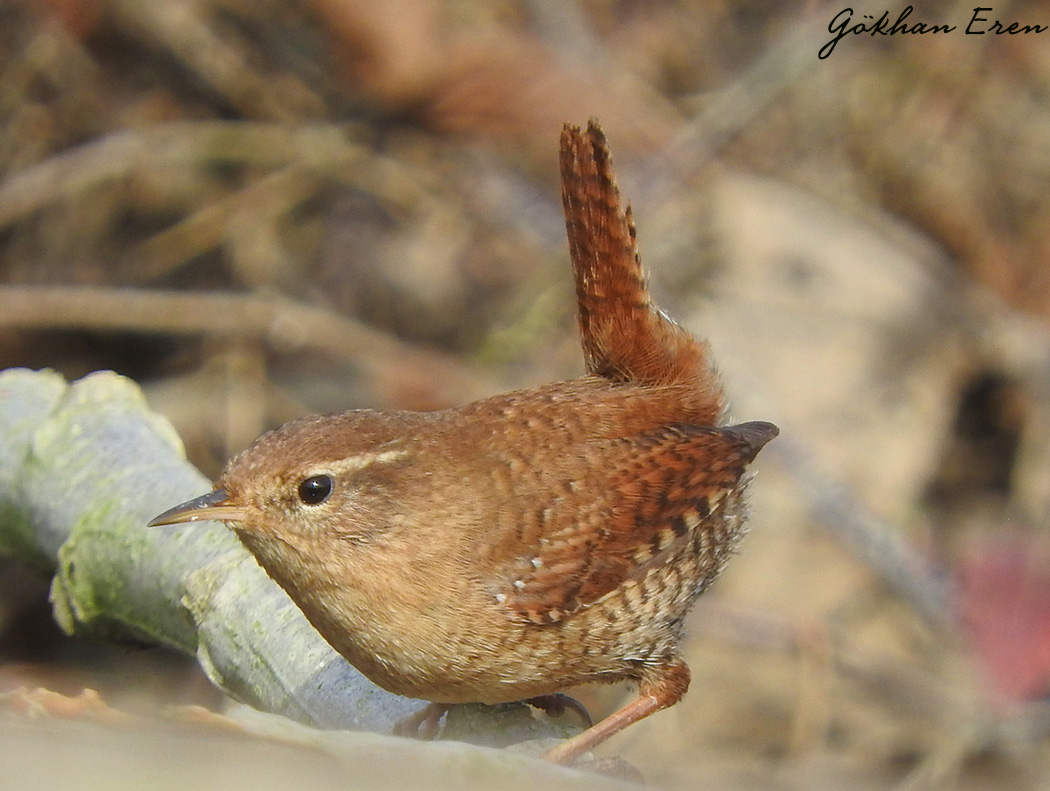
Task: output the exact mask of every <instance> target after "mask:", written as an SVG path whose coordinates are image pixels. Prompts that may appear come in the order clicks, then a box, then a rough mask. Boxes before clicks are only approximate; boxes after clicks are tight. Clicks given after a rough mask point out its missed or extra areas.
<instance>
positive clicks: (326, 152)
mask: <svg viewBox="0 0 1050 791" xmlns="http://www.w3.org/2000/svg"><path fill="white" fill-rule="evenodd" d="M350 129H351V128H350V127H347V126H339V125H335V124H312V125H305V126H295V127H292V126H288V125H286V124H269V123H251V122H243V121H238V122H228V121H202V122H179V123H172V124H164V125H160V126H156V127H152V128H150V129H145V130H129V131H123V132H116V133H113V134H111V135H108V136H106V137H103V138H101V139H99V140H95V141H92V142H91V143H86V144H84V145H82V146H79V147H77V148H73V149H70V150H68V151H63V152H62V153H60V154H56V155H55V156H53V157H50V158H49V159H46V160H44V161H43V162H40V163H38V164H36V165H33V166H31V167H28V168H26V169H25V170H21V171H19V172H17V173H15V174H13V175H11V176H9V177H8V178H7V179H5V180H4V181H3V182H2V183H0V229H2V228H5V227H7V226H9V225H12V224H14V223H15V222H18V221H19V220H21V219H24V218H25V217H28V216H29V215H31V214H33V213H34V212H37V211H40V210H41V209H43V208H45V207H47V206H49V205H50V204H52V203H56V202H59V201H64V200H69V199H71V198H75V197H77V196H78V195H80V194H81V193H83V192H86V191H87V190H90V189H93V188H95V187H97V186H99V185H102V184H105V183H106V182H109V181H113V180H116V179H121V178H127V177H128V176H131V175H133V174H134V173H136V172H150V171H151V170H154V169H156V168H157V167H178V166H189V167H204V166H207V165H210V164H214V163H229V164H241V165H257V166H261V167H274V168H276V167H282V166H285V165H290V164H297V165H299V166H301V167H304V168H309V169H312V170H314V171H316V172H319V173H323V174H325V175H326V176H328V177H330V178H334V179H337V180H346V181H349V182H351V183H354V184H355V185H357V186H359V187H361V188H362V189H365V190H366V191H369V192H372V193H374V194H377V195H379V196H381V197H382V198H383V199H384V200H389V201H391V202H393V203H395V204H397V205H400V206H413V205H416V204H419V203H423V204H426V203H427V202H428V200H429V198H428V196H427V194H426V192H425V190H423V189H422V188H421V187H420V185H419V183H418V181H417V180H416V179H415V178H414V175H413V174H410V173H409V171H407V170H406V169H405V168H403V167H400V166H399V165H398V164H397V163H396V162H394V161H393V160H390V159H386V158H383V157H381V156H378V155H377V154H375V153H374V152H373V151H371V150H369V149H368V148H366V147H365V146H363V145H360V144H358V143H355V142H354V141H353V140H351V139H349V137H348V133H349V131H350Z"/></svg>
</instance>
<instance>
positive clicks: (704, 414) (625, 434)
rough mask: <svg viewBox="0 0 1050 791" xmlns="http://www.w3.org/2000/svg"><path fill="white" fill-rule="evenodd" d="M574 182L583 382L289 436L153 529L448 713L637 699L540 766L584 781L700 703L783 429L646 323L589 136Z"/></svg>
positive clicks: (268, 443)
mask: <svg viewBox="0 0 1050 791" xmlns="http://www.w3.org/2000/svg"><path fill="white" fill-rule="evenodd" d="M561 181H562V200H563V205H564V210H565V223H566V227H567V230H568V236H569V250H570V254H571V258H572V265H573V270H574V272H575V279H576V295H577V302H578V307H579V328H580V335H581V340H582V344H583V352H584V358H585V362H586V368H587V374H586V375H584V376H581V377H580V378H578V379H573V380H571V381H566V382H558V383H555V384H547V385H542V386H540V387H535V388H532V389H528V390H518V391H515V392H510V393H505V394H503V395H497V396H493V397H491V398H485V399H482V400H480V401H475V402H474V403H471V404H467V405H466V406H460V407H455V408H452V409H446V410H444V411H438V412H403V411H376V410H364V409H362V410H351V411H349V412H344V413H342V414H335V415H326V416H320V417H309V418H305V419H302V420H296V421H293V422H291V423H288V424H287V425H285V426H282V427H281V428H278V429H276V430H274V431H271V432H269V433H267V434H264V435H263V436H262V437H260V438H259V439H258V440H256V442H255V443H254V444H253V445H252V446H251V447H250V448H248V449H247V450H245V451H244V452H242V453H241V454H240V455H238V456H237V457H236V458H234V459H233V460H232V461H231V462H230V463H229V465H228V466H227V468H226V470H225V471H224V472H223V474H222V476H221V477H220V478H219V480H218V481H217V482H216V488H215V490H214V491H212V492H210V493H208V494H205V495H203V496H202V497H198V498H197V499H195V500H191V501H189V502H187V503H184V504H182V505H179V506H176V507H175V508H172V509H171V510H169V511H166V512H165V513H163V514H161V515H160V516H158V517H157V518H156V519H154V520H153V521H152V522H150V524H151V525H163V524H174V523H178V522H192V521H196V520H204V519H218V520H222V521H225V522H226V523H228V525H229V526H230V527H231V528H232V529H233V530H234V531H235V532H236V534H237V535H238V536H239V537H240V540H241V541H242V542H243V543H244V545H245V546H246V547H247V548H248V550H249V551H250V552H251V553H252V554H253V555H254V556H255V557H256V558H257V559H258V561H259V563H260V564H261V565H262V567H263V568H264V569H265V570H266V571H267V572H268V573H269V575H270V576H271V577H273V579H274V580H276V581H277V583H278V584H280V585H281V587H283V588H284V589H285V590H286V591H287V592H288V595H289V596H290V597H291V598H292V599H293V600H294V601H295V603H296V604H297V605H298V606H299V607H300V608H301V609H302V611H303V613H305V615H306V617H307V618H308V619H309V620H310V622H311V623H312V624H313V625H314V627H316V629H317V630H318V631H319V632H320V633H321V635H322V636H323V637H324V638H325V639H326V640H327V641H328V642H329V643H330V644H331V645H332V646H333V647H334V648H335V649H336V651H338V652H339V653H340V654H342V655H343V656H344V657H346V659H347V660H349V662H350V663H351V664H353V665H354V666H355V667H356V668H357V669H358V670H360V671H361V672H362V673H364V675H365V676H367V677H368V678H369V679H371V680H372V681H373V682H375V683H376V684H378V685H379V686H381V687H383V688H385V689H387V690H389V691H391V692H394V693H397V694H400V695H405V696H409V697H413V698H419V699H422V700H426V701H431V702H432V704H436V705H437V706H438V707H439V708H441V707H447V705H449V704H454V703H467V702H472V703H504V702H509V701H517V700H526V699H537V700H539V701H544V700H547V701H549V700H551V699H552V698H553V697H554V696H555V694H556V693H558V691H559V690H562V689H565V688H567V687H570V686H574V685H578V684H581V683H584V682H591V681H632V682H635V683H636V684H637V685H638V697H637V698H636V699H634V700H633V701H632V702H631V703H629V704H627V705H626V706H624V707H623V708H621V709H620V710H619V711H617V712H615V713H614V714H612V715H611V716H609V717H607V718H606V719H604V720H602V721H601V722H599V723H598V724H596V725H594V726H592V727H589V728H588V729H586V730H584V731H583V732H582V733H580V734H578V735H577V736H574V737H573V738H571V739H568V740H567V741H564V742H562V743H560V744H559V745H557V746H556V747H554V748H553V749H551V750H549V751H548V752H547V753H546V755H545V757H547V758H548V759H550V760H552V761H556V762H560V763H571V762H572V761H574V760H575V759H576V758H577V757H578V756H579V755H580V754H581V753H583V752H585V751H587V750H590V749H591V748H592V747H594V746H595V745H596V744H598V743H599V742H602V741H604V740H605V739H607V738H608V737H609V736H611V735H613V734H615V733H617V732H618V731H620V730H622V729H623V728H625V727H626V726H628V725H630V724H631V723H634V722H637V721H638V720H640V719H642V718H643V717H646V716H648V715H649V714H652V713H653V712H655V711H658V710H659V709H662V708H665V707H667V706H671V705H673V704H674V703H676V702H678V700H679V699H681V697H682V695H683V694H684V693H685V691H686V689H687V687H688V685H689V670H688V668H687V667H686V665H685V663H684V662H683V661H682V657H681V655H680V654H679V649H678V643H679V640H680V638H681V635H682V622H683V620H684V618H685V616H686V614H687V613H688V611H689V609H690V607H691V606H692V604H693V602H694V601H695V600H696V598H697V597H698V596H699V595H700V594H701V593H702V592H703V591H704V590H705V588H707V586H708V585H709V584H710V583H711V581H712V580H713V579H714V578H715V576H716V575H717V574H718V572H719V571H720V570H721V568H722V566H723V564H724V563H725V561H726V559H727V557H728V556H729V555H730V554H731V552H732V551H733V550H734V548H735V547H736V545H737V543H738V541H739V539H740V538H741V536H742V534H743V530H744V522H745V517H746V515H747V503H746V487H747V482H748V479H749V478H750V474H749V473H748V472H747V471H746V468H747V466H748V464H749V463H750V462H751V461H752V460H753V459H754V458H755V456H756V454H757V453H758V452H759V450H760V449H761V448H762V446H763V445H765V444H766V443H767V442H768V441H769V440H771V439H772V438H773V437H775V436H776V435H777V433H778V429H777V428H776V426H774V425H772V424H770V423H764V422H752V423H741V424H738V425H724V424H723V423H724V418H725V395H724V391H723V388H722V385H721V383H720V381H719V378H718V375H717V373H716V372H715V369H714V367H713V365H712V363H711V361H710V359H709V357H710V355H709V351H708V347H707V345H706V344H704V343H703V342H701V341H698V340H696V339H695V338H693V337H691V336H690V335H689V334H688V333H687V332H686V331H685V330H683V329H682V328H681V327H679V326H678V325H677V324H675V323H674V322H673V321H671V320H670V319H669V318H668V317H667V316H666V315H664V314H663V313H662V312H661V311H660V310H659V309H658V308H656V306H655V305H653V304H652V302H651V300H650V297H649V293H648V288H647V285H646V282H645V280H644V278H643V275H642V270H641V265H640V262H639V259H638V256H637V253H636V249H635V231H634V225H633V222H632V220H631V213H630V207H627V208H626V209H621V206H620V198H619V192H618V189H617V187H616V182H615V177H614V175H613V170H612V163H611V160H610V156H609V151H608V147H607V145H606V142H605V138H604V135H603V134H602V132H601V130H600V129H599V127H598V125H597V124H596V123H595V122H594V121H592V122H591V123H590V124H589V125H588V128H587V129H586V130H585V131H584V130H581V129H579V128H578V127H573V126H569V125H566V126H565V128H564V130H563V132H562V137H561Z"/></svg>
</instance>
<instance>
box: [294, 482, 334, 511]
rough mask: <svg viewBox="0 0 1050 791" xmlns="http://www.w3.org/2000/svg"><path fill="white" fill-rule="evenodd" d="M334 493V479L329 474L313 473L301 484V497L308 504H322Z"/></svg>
mask: <svg viewBox="0 0 1050 791" xmlns="http://www.w3.org/2000/svg"><path fill="white" fill-rule="evenodd" d="M331 493H332V479H331V477H330V476H328V475H311V476H310V477H309V478H307V479H306V480H305V481H303V482H302V483H301V484H299V499H300V500H302V501H303V502H304V503H306V505H320V504H321V503H323V502H324V501H325V500H327V499H328V496H329V495H330V494H331Z"/></svg>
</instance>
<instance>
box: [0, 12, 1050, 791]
mask: <svg viewBox="0 0 1050 791" xmlns="http://www.w3.org/2000/svg"><path fill="white" fill-rule="evenodd" d="M843 8H844V6H843V5H841V4H827V3H818V2H808V1H795V2H784V3H777V4H771V3H765V2H736V3H729V2H719V0H695V1H694V2H688V1H686V0H561V1H558V2H556V1H555V0H498V1H497V2H479V0H452V1H451V2H437V0H388V2H385V3H373V2H366V1H365V0H307V1H306V2H299V3H294V2H288V1H287V0H261V1H260V0H252V1H251V2H248V1H247V0H164V2H140V1H139V0H36V2H33V1H32V0H2V2H0V368H7V367H11V366H28V367H32V368H41V367H48V368H53V369H55V370H57V371H59V372H60V373H62V374H63V375H65V376H66V377H68V378H76V377H79V376H82V375H84V374H86V373H88V372H90V371H94V370H97V369H101V368H110V369H114V370H116V371H118V372H119V373H122V374H125V375H127V376H129V377H132V378H134V379H135V380H136V381H137V382H138V383H139V384H140V385H141V386H142V387H143V388H144V389H145V391H146V393H147V396H148V398H149V401H150V404H151V406H152V407H153V408H154V409H156V410H158V411H160V412H162V413H164V414H165V415H167V416H168V417H169V418H170V419H171V420H172V421H173V422H174V424H175V426H176V427H177V429H178V430H179V432H180V433H181V435H182V436H183V438H184V440H185V442H186V445H187V448H188V451H189V453H190V457H191V459H192V460H193V462H194V463H195V464H197V465H198V466H199V467H200V468H201V469H202V470H203V471H204V472H205V473H206V474H207V475H209V476H214V475H216V474H217V473H218V472H219V471H220V470H221V468H222V466H223V464H224V463H225V461H226V459H227V458H228V457H229V456H230V455H231V454H233V453H235V452H236V451H238V450H240V449H241V448H243V447H245V446H246V445H247V444H248V443H249V442H250V441H251V440H252V439H254V438H255V436H257V435H258V434H259V433H261V432H262V431H264V430H266V429H268V428H271V427H273V426H275V425H278V424H280V423H282V422H284V421H286V420H288V419H291V418H293V417H296V416H299V415H303V414H309V413H315V412H326V411H338V410H342V409H346V408H351V407H390V408H412V409H432V408H440V407H443V406H448V405H452V404H456V403H462V402H464V401H468V400H471V399H473V398H477V397H479V396H482V395H487V394H491V393H495V392H500V391H503V390H506V389H509V388H513V387H522V386H531V385H535V384H539V383H543V382H547V381H552V380H556V379H561V378H568V377H572V376H576V375H578V374H580V373H581V372H582V361H581V359H580V353H579V349H578V342H577V337H576V328H575V315H574V309H575V306H574V304H573V295H572V284H571V275H570V270H569V263H568V254H567V245H566V242H565V233H564V226H563V224H562V218H561V205H560V193H559V187H558V182H557V150H558V134H559V132H560V129H561V126H562V124H563V123H564V122H567V121H568V122H572V123H576V124H583V123H585V122H586V121H587V119H588V118H589V117H591V116H593V117H596V118H598V119H599V120H600V122H601V124H602V126H603V128H604V130H605V132H606V134H607V136H608V138H609V142H610V145H611V147H612V152H613V156H614V161H615V164H616V166H617V172H618V174H619V178H620V187H621V190H622V192H623V193H624V196H625V198H627V199H628V200H629V201H630V202H631V203H632V204H633V208H634V216H635V221H636V224H637V226H638V238H639V248H640V252H641V256H642V261H643V264H644V265H645V267H646V268H647V270H648V271H649V272H650V276H651V285H652V289H653V292H654V294H655V296H656V300H657V302H658V304H660V305H661V306H662V307H663V308H664V309H665V310H667V312H668V313H670V314H671V315H672V316H674V317H676V318H677V319H678V320H679V321H681V323H683V324H684V325H685V326H686V327H688V328H689V329H690V330H692V331H694V332H695V333H697V334H699V335H702V336H704V337H707V338H709V339H710V341H711V343H712V346H713V349H714V353H715V357H716V360H717V362H718V364H719V367H720V368H721V370H722V372H723V375H724V377H725V381H726V384H727V388H728V390H729V392H730V395H731V399H732V403H733V415H734V417H735V418H737V419H739V420H751V419H763V420H771V421H773V422H776V423H777V424H779V425H780V427H781V431H782V433H781V436H780V438H779V439H777V440H776V442H774V443H772V444H771V445H770V446H769V448H768V449H767V450H766V451H764V452H763V454H762V456H761V457H760V459H759V460H758V462H757V463H756V465H755V468H756V469H757V471H758V476H757V478H756V481H755V483H754V485H753V487H752V492H753V502H754V509H753V510H754V514H753V518H752V522H751V525H752V529H751V534H750V535H749V536H748V538H747V539H746V540H745V542H744V543H743V545H742V548H741V551H740V553H739V556H738V557H737V558H735V559H734V560H733V561H732V562H731V563H730V565H729V568H728V570H727V572H726V573H725V575H724V576H723V578H722V579H721V580H720V581H719V582H718V583H717V584H716V585H715V586H714V588H713V589H712V591H711V592H710V593H709V594H707V595H706V596H705V597H703V599H702V600H701V602H700V604H699V605H698V606H697V608H696V611H695V613H694V614H693V616H692V618H691V619H690V621H689V623H688V627H687V630H688V633H689V640H688V644H687V647H686V657H687V660H688V662H689V664H690V666H691V667H692V669H693V686H692V689H691V691H690V693H689V694H688V695H687V697H686V699H685V700H684V701H683V702H682V703H681V704H679V705H678V706H676V707H675V708H674V709H672V710H670V711H668V712H666V713H662V714H660V715H658V716H657V717H654V718H653V719H652V720H650V721H646V722H645V723H643V724H641V725H638V726H635V727H633V728H631V729H629V730H628V731H627V732H625V733H624V734H623V735H621V736H619V737H617V738H616V739H615V740H614V741H612V742H610V743H609V744H608V745H607V746H605V747H604V748H603V752H604V753H606V754H610V755H613V754H615V755H621V756H623V757H625V758H626V759H627V760H629V761H630V762H631V763H632V764H634V765H635V766H637V767H638V768H639V769H640V770H641V771H642V773H643V774H644V775H645V777H646V778H647V779H648V780H649V781H650V782H653V783H655V784H658V785H661V786H664V787H671V788H686V787H689V788H694V787H697V784H698V783H700V784H704V785H711V786H717V787H721V788H735V787H739V788H753V787H754V788H757V787H762V788H770V787H784V788H809V787H822V786H834V787H838V788H886V787H902V788H926V787H937V788H939V787H959V788H974V789H977V788H985V787H1002V786H1003V785H1004V784H1006V783H1011V784H1013V785H1014V786H1015V787H1018V788H1029V787H1031V788H1037V787H1043V786H1044V785H1045V783H1047V782H1050V752H1048V746H1050V740H1048V739H1047V734H1048V730H1050V708H1047V706H1046V703H1045V694H1046V692H1047V689H1048V682H1050V542H1048V540H1047V538H1048V536H1047V527H1048V513H1050V327H1048V320H1050V266H1048V265H1047V261H1046V257H1047V255H1048V253H1050V202H1048V201H1047V200H1046V194H1047V191H1048V187H1050V31H1048V32H1046V33H1045V34H1042V35H1040V34H1038V33H1035V32H1030V33H1027V34H1025V33H1021V34H1017V35H995V34H990V33H989V34H985V35H966V34H965V33H964V31H965V29H966V27H967V25H968V24H969V23H970V22H971V20H972V18H973V17H974V15H975V12H974V5H973V3H969V2H967V3H959V2H926V3H922V4H918V5H917V6H916V7H915V8H914V9H913V11H912V13H911V15H910V16H909V17H908V19H907V24H909V25H914V24H915V23H925V24H927V25H943V24H949V25H954V26H955V27H956V30H955V31H953V32H950V33H936V34H933V33H926V34H923V35H914V34H907V35H906V34H900V35H894V36H883V35H876V36H872V35H849V36H847V37H845V38H843V39H842V40H841V41H839V42H838V43H837V45H836V46H835V47H834V49H833V51H832V52H831V54H830V55H829V56H828V57H826V58H818V56H817V53H818V51H820V49H821V47H823V46H824V45H825V44H827V43H828V42H829V40H830V39H831V38H832V37H833V34H832V33H831V32H830V31H829V25H830V23H831V22H832V20H833V18H837V19H839V21H842V19H843V18H842V17H841V16H838V17H836V15H839V14H840V12H843ZM853 8H854V11H853V15H852V22H851V25H855V24H857V23H865V24H870V23H871V21H872V19H878V18H879V17H880V16H881V15H882V14H883V12H887V14H888V17H889V22H890V24H892V22H893V21H895V20H896V19H897V17H898V16H899V14H900V13H901V12H902V11H903V10H904V8H905V7H904V6H901V7H886V6H881V7H879V6H875V5H872V4H866V5H861V4H858V5H855V6H854V7H853ZM982 13H983V16H984V17H986V18H987V19H988V20H989V21H987V22H980V23H978V24H976V25H974V26H972V28H971V29H974V28H978V29H987V28H988V27H989V26H990V24H991V21H992V20H995V19H999V20H1002V22H1003V25H1004V26H1005V25H1007V24H1009V23H1010V22H1017V23H1019V25H1044V26H1045V25H1050V3H1046V2H1036V1H1035V0H1031V1H1030V2H1001V3H997V4H995V6H994V8H992V9H985V11H984V12H982ZM864 14H871V15H872V17H871V18H869V19H865V18H864ZM47 590H48V579H47V578H46V576H41V575H38V574H35V573H33V572H31V571H29V570H27V569H24V568H21V567H19V566H18V564H16V563H15V562H13V561H12V560H10V559H0V693H7V694H6V696H5V697H0V709H3V710H5V712H6V713H5V716H26V715H25V714H24V711H25V709H24V706H23V705H22V704H17V705H16V703H15V699H14V698H13V697H12V695H13V694H14V693H13V692H12V691H13V690H18V689H20V688H24V687H34V686H41V687H44V688H45V689H47V690H50V691H53V692H56V693H58V694H59V695H69V696H71V695H76V694H77V693H79V692H80V690H82V689H83V688H85V687H87V688H92V689H97V690H99V691H100V693H101V695H102V699H103V701H105V707H106V710H109V708H108V707H112V709H113V710H114V711H119V712H131V713H139V714H142V713H145V714H149V713H150V712H155V711H157V710H158V709H160V708H161V707H163V706H166V705H172V704H175V705H182V704H191V703H194V704H201V705H204V706H206V707H208V708H209V709H212V710H221V708H222V706H223V701H222V700H220V698H219V695H218V693H216V692H214V691H213V690H212V689H211V688H210V686H209V685H208V683H207V681H206V680H204V678H203V676H202V674H201V673H200V672H199V670H197V668H196V666H195V665H193V664H192V662H190V661H189V660H184V659H183V658H181V657H176V656H171V655H168V654H165V653H163V652H160V651H157V650H148V649H143V648H135V647H128V646H105V645H90V644H85V643H84V642H83V641H73V640H69V639H66V638H65V637H64V636H62V634H61V633H60V632H59V630H58V629H57V627H55V626H54V624H53V622H52V620H51V617H50V608H49V605H48V602H47ZM628 694H630V693H629V692H628V691H626V690H623V689H620V688H603V689H596V690H590V689H585V690H582V691H581V692H580V695H581V698H583V699H584V700H586V702H587V703H588V705H589V706H590V707H591V709H592V712H593V713H594V714H595V715H596V716H601V715H602V714H604V713H607V712H609V711H611V710H612V709H613V708H615V707H616V706H617V705H618V704H619V703H620V702H621V701H623V700H625V699H626V696H627V695H628ZM5 701H6V705H5ZM23 703H24V701H23ZM51 708H54V709H55V711H52V712H51V714H53V715H54V716H58V714H57V713H56V712H57V710H58V708H59V707H51V706H48V705H45V706H43V708H40V707H39V705H38V708H37V709H33V710H34V711H37V713H38V714H41V713H42V712H44V711H46V710H50V709H51ZM87 709H90V710H91V711H95V714H94V715H89V713H86V710H85V708H84V707H77V706H73V707H72V708H70V709H68V710H67V709H62V710H63V711H68V715H69V716H72V717H73V718H74V719H76V718H78V717H81V716H85V717H87V716H94V717H96V718H97V716H98V714H97V709H96V708H94V707H87Z"/></svg>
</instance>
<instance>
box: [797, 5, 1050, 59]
mask: <svg viewBox="0 0 1050 791" xmlns="http://www.w3.org/2000/svg"><path fill="white" fill-rule="evenodd" d="M993 10H994V9H993V8H992V7H991V6H987V7H981V6H978V7H977V8H975V9H974V10H973V16H971V17H970V20H969V22H968V23H967V24H966V28H965V31H964V32H965V33H966V35H968V36H980V35H984V34H985V33H994V34H996V35H1002V34H1003V33H1008V34H1009V35H1016V34H1018V33H1043V32H1045V31H1046V30H1048V29H1050V26H1047V25H1022V24H1019V23H1017V22H1011V23H1009V24H1003V23H1002V22H1000V21H999V20H998V19H994V18H993V17H992V16H989V15H988V12H989V11H993ZM911 12H912V7H911V6H908V7H907V8H905V9H904V10H903V11H901V12H900V14H899V15H898V16H897V21H896V22H893V23H892V24H891V23H890V12H889V11H883V12H882V16H880V17H879V18H878V19H876V18H875V17H874V16H873V15H872V14H864V15H863V16H862V19H864V20H866V21H863V22H854V17H853V9H852V8H844V9H842V10H841V11H839V12H838V13H837V14H835V16H834V18H833V19H832V20H831V24H829V25H828V32H829V33H831V34H832V39H831V40H830V41H829V42H828V43H827V44H825V45H824V46H823V47H821V48H820V52H818V53H817V57H819V58H821V59H822V60H823V59H824V58H826V57H828V56H829V55H830V54H831V53H832V52H833V51H834V49H835V45H836V44H838V43H839V42H840V41H841V40H842V39H844V38H845V37H846V36H849V35H854V36H860V35H863V34H864V33H867V34H868V35H870V36H876V35H882V36H895V35H897V34H898V33H918V34H923V33H951V32H952V31H954V30H955V29H956V26H955V25H931V24H928V23H926V22H912V23H911V24H909V23H908V17H909V16H911Z"/></svg>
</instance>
